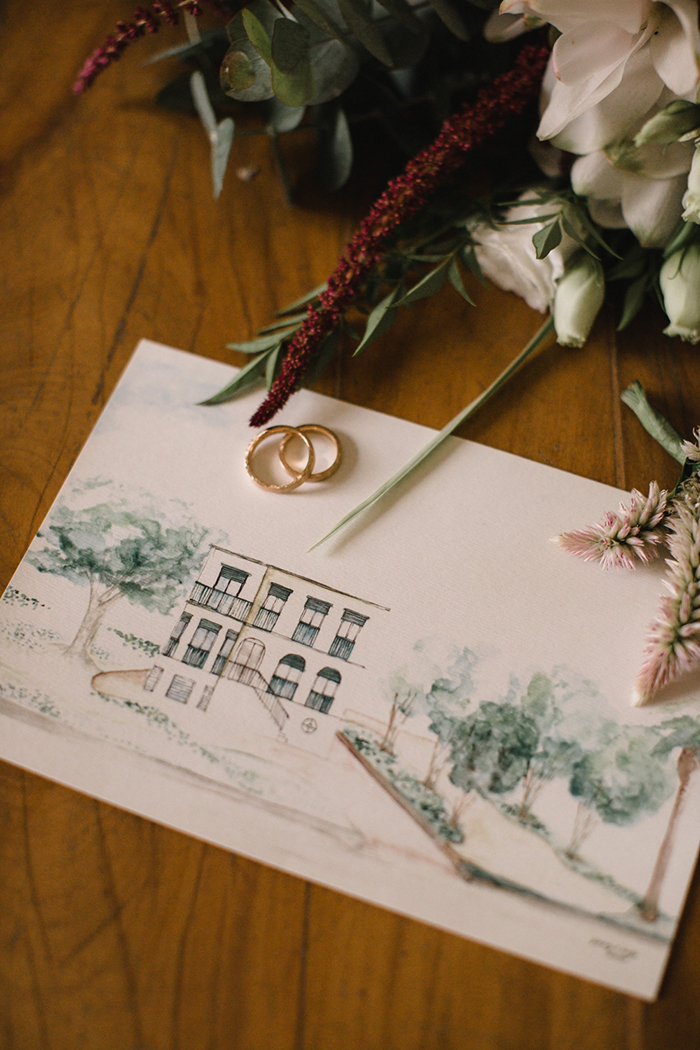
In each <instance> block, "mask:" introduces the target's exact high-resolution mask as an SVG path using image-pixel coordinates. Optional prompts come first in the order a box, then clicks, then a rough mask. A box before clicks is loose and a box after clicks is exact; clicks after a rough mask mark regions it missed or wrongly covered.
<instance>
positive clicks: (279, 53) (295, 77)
mask: <svg viewBox="0 0 700 1050" xmlns="http://www.w3.org/2000/svg"><path fill="white" fill-rule="evenodd" d="M309 49H310V42H309V35H308V33H307V32H306V30H305V29H304V27H303V26H301V25H299V23H298V22H292V21H291V19H288V18H280V19H278V20H277V22H276V23H275V28H274V31H273V33H272V88H273V90H274V92H275V95H277V98H279V99H281V100H282V101H283V102H285V103H286V104H287V105H288V106H305V105H306V103H307V102H308V101H309V99H310V98H311V97H312V96H313V93H314V85H313V75H312V73H311V58H310V55H309Z"/></svg>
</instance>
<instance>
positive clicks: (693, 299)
mask: <svg viewBox="0 0 700 1050" xmlns="http://www.w3.org/2000/svg"><path fill="white" fill-rule="evenodd" d="M659 284H660V285H661V294H662V295H663V299H664V310H665V311H666V313H667V315H668V319H669V321H670V322H671V323H670V325H669V326H668V328H664V334H665V335H679V336H680V337H681V339H683V340H685V342H686V343H700V244H691V245H690V247H688V248H682V249H680V250H679V251H677V252H674V254H673V255H671V256H670V258H668V259H667V260H666V262H665V263H664V264H663V266H662V267H661V271H660V273H659Z"/></svg>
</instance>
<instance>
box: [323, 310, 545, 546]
mask: <svg viewBox="0 0 700 1050" xmlns="http://www.w3.org/2000/svg"><path fill="white" fill-rule="evenodd" d="M553 329H554V323H553V321H552V318H551V317H549V318H547V320H546V321H545V322H544V324H543V325H542V327H541V328H540V329H539V330H538V331H537V332H536V334H535V335H534V336H533V338H532V339H531V340H530V342H529V343H528V344H527V346H526V347H525V349H524V350H521V352H520V353H519V354H518V356H517V357H516V358H514V360H513V361H511V363H510V364H509V365H508V367H507V368H505V369H504V370H503V372H501V374H500V375H499V376H497V378H496V379H494V381H493V383H491V385H490V386H489V387H487V388H486V390H484V391H483V392H482V393H481V394H479V396H478V397H477V398H475V399H474V400H473V401H472V402H471V403H470V404H468V405H467V407H466V408H463V409H462V411H461V412H459V413H458V414H457V415H456V416H455V417H454V419H451V420H450V422H449V423H448V424H447V425H446V426H444V427H443V428H442V430H441V431H440V433H439V434H436V435H435V437H434V438H432V440H431V441H429V442H428V444H427V445H425V446H424V447H423V448H422V449H421V451H420V452H418V453H417V454H416V455H415V456H414V457H413V459H411V460H409V462H408V463H406V465H405V466H404V467H402V468H401V469H400V470H399V471H397V472H396V473H395V474H394V475H392V477H390V478H389V480H388V481H385V482H384V484H383V485H380V486H379V488H378V489H376V491H375V492H373V493H372V495H371V496H368V497H367V499H366V500H363V501H362V503H360V504H358V506H356V507H354V508H353V509H352V510H351V511H349V512H348V513H347V514H346V515H345V517H343V518H341V519H340V521H339V522H338V523H337V525H334V526H333V528H332V529H331V530H330V532H327V533H326V535H325V536H322V537H321V539H320V540H318V541H317V542H316V543H314V545H313V546H312V547H310V548H309V550H315V549H316V547H320V546H321V544H322V543H325V542H326V540H329V539H330V538H331V537H332V536H335V534H336V533H337V532H339V531H340V530H341V529H342V528H343V527H344V526H345V525H348V524H349V523H350V522H351V521H352V520H353V519H354V518H356V517H357V516H358V514H361V513H362V511H363V510H366V509H367V508H368V507H371V506H372V505H373V504H374V503H377V502H378V501H379V500H380V499H382V497H383V496H385V495H386V494H387V493H388V492H390V491H391V490H392V489H393V488H395V487H396V486H397V485H398V484H400V483H401V482H402V481H403V480H404V478H406V477H408V475H409V474H411V473H412V472H413V471H414V470H415V469H416V467H418V466H420V464H421V463H422V462H423V460H425V459H427V458H428V456H429V455H430V454H431V453H432V452H434V451H435V449H437V448H439V447H440V445H442V444H443V442H444V441H445V439H446V438H448V437H449V436H450V434H452V432H453V431H455V430H456V429H457V427H458V426H459V425H460V424H461V423H464V421H465V420H466V419H469V418H470V416H473V415H474V413H475V412H477V411H478V410H479V409H480V408H481V406H482V405H484V404H486V402H487V401H488V400H489V398H491V397H492V396H493V395H494V394H495V393H496V391H498V390H500V388H501V387H502V386H503V385H504V383H506V382H507V381H508V379H510V377H511V376H512V375H514V373H515V372H516V371H517V370H518V369H519V368H520V366H521V365H522V364H523V363H524V362H525V361H526V360H527V359H528V357H530V356H531V355H532V354H533V353H534V352H535V350H537V349H538V348H539V347H540V346H541V345H542V343H544V342H545V340H546V339H547V337H548V336H549V335H550V334H551V332H552V331H553Z"/></svg>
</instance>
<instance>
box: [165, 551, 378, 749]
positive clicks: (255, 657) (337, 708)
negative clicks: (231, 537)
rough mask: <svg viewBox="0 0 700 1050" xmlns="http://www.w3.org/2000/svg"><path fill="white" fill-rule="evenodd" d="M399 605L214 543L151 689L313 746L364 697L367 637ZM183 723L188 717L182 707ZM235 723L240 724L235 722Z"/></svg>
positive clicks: (221, 718) (321, 745)
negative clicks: (379, 619) (383, 603)
mask: <svg viewBox="0 0 700 1050" xmlns="http://www.w3.org/2000/svg"><path fill="white" fill-rule="evenodd" d="M388 611H389V610H388V609H386V608H385V607H384V606H381V605H377V604H376V603H374V602H370V601H367V600H365V599H361V598H357V597H355V596H354V595H350V594H345V593H343V592H341V591H337V590H334V589H333V588H331V587H327V586H325V585H324V584H322V583H318V582H317V581H315V580H309V579H306V578H305V577H303V576H298V575H296V574H295V573H291V572H287V571H285V570H284V569H279V568H277V567H275V566H273V565H266V564H264V563H263V562H260V561H257V560H255V559H253V558H248V557H245V556H244V555H241V554H234V553H233V552H231V551H228V550H225V549H224V548H223V547H218V546H213V547H212V548H211V551H210V553H209V555H208V557H207V560H206V562H205V564H204V566H203V567H202V571H201V573H200V575H199V578H198V579H197V581H196V582H195V583H194V584H193V586H192V589H191V591H190V594H189V596H188V597H187V599H186V601H185V603H184V606H183V607H182V609H181V610H180V612H179V615H178V616H177V619H175V620H174V621H173V624H172V627H171V631H170V635H169V637H168V639H167V641H166V642H165V644H164V645H163V646H162V647H161V654H160V655H159V657H158V658H157V660H156V663H155V665H154V666H153V668H152V669H151V670H150V672H149V673H148V675H147V677H146V681H145V684H144V689H145V690H146V691H147V692H150V693H152V694H153V699H154V700H155V699H156V698H157V699H158V700H159V701H160V704H159V706H163V707H166V706H167V705H168V703H170V704H175V705H183V707H185V706H186V707H187V708H189V709H195V710H196V711H198V712H199V717H200V718H201V716H202V715H203V714H205V713H211V714H213V713H214V711H215V710H216V711H217V717H216V722H217V724H219V725H221V726H222V727H223V726H224V725H226V724H228V725H232V724H233V723H234V722H235V721H236V720H237V719H239V718H240V719H243V720H245V723H246V724H247V725H253V724H256V725H257V726H258V730H259V731H262V730H263V726H264V727H265V731H267V732H268V733H269V732H270V731H273V732H274V727H275V726H276V729H277V732H278V734H281V735H282V737H283V738H284V739H285V740H289V741H290V742H292V741H293V742H295V743H297V744H298V745H299V746H303V747H305V748H307V749H311V750H314V751H316V750H319V749H321V750H324V749H325V747H326V746H327V741H328V739H329V738H330V737H331V736H332V735H334V733H335V731H336V729H337V728H338V726H337V725H335V723H336V722H337V720H338V717H340V716H341V715H342V713H343V712H344V711H345V710H346V709H347V708H348V705H349V706H350V707H352V708H357V704H358V696H361V695H362V691H363V689H362V687H363V674H364V672H365V667H364V665H363V663H362V650H363V638H364V637H365V636H366V632H367V631H371V630H372V628H373V625H374V622H375V621H376V618H377V617H378V616H384V615H385V614H386V613H387V612H388ZM178 721H180V722H182V712H180V713H179V717H178ZM234 728H236V727H235V725H234Z"/></svg>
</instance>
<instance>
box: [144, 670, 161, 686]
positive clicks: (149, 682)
mask: <svg viewBox="0 0 700 1050" xmlns="http://www.w3.org/2000/svg"><path fill="white" fill-rule="evenodd" d="M162 674H163V668H162V667H158V666H155V667H152V668H151V670H150V671H149V672H148V674H147V675H146V681H145V682H144V683H143V688H144V689H145V690H146V692H147V693H152V692H153V690H154V689H155V687H156V686H157V685H158V683H159V682H160V678H161V675H162Z"/></svg>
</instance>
